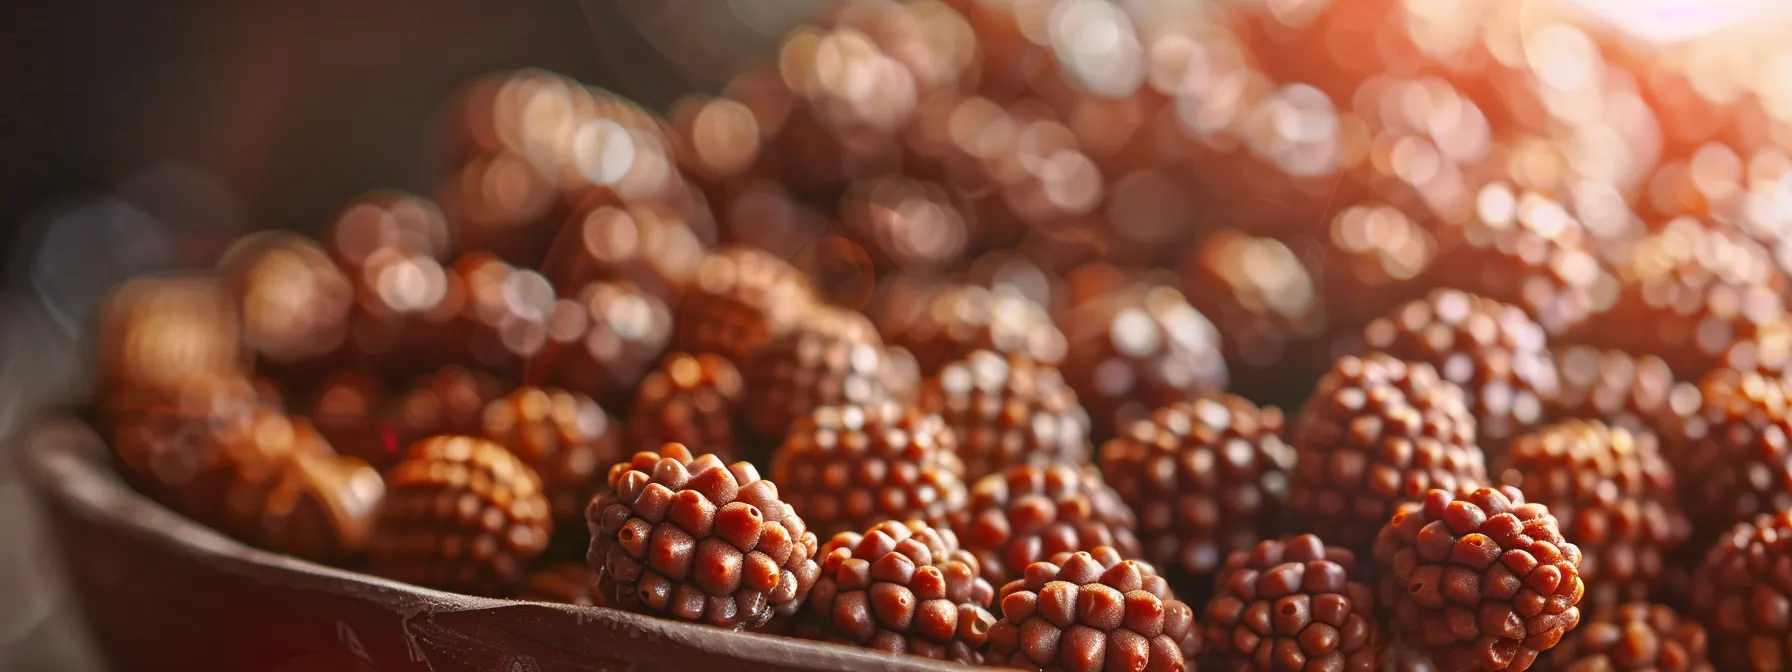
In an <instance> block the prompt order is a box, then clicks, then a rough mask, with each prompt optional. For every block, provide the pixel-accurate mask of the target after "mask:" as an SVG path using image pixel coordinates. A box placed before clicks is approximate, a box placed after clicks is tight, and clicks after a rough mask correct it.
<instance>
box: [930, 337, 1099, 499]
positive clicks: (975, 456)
mask: <svg viewBox="0 0 1792 672" xmlns="http://www.w3.org/2000/svg"><path fill="white" fill-rule="evenodd" d="M919 406H920V408H921V410H923V411H926V412H928V413H937V414H939V415H940V417H942V418H944V419H945V420H946V425H947V426H949V427H951V428H952V431H953V432H954V433H955V434H957V437H958V457H959V458H960V459H961V460H962V461H963V462H964V467H965V476H966V478H967V479H970V480H973V481H974V480H976V479H978V478H982V477H983V476H984V475H986V474H990V473H993V472H997V471H1001V470H1003V469H1006V468H1008V467H1011V466H1015V465H1020V464H1052V463H1058V464H1082V463H1085V462H1087V461H1088V460H1089V412H1088V411H1086V410H1084V409H1083V407H1082V405H1081V404H1079V403H1077V398H1076V392H1075V391H1074V390H1071V389H1070V387H1069V386H1067V385H1065V384H1064V377H1063V375H1062V374H1060V373H1059V372H1058V370H1057V369H1055V368H1053V367H1051V366H1048V365H1045V364H1040V363H1039V362H1037V361H1035V360H1032V359H1029V358H1027V357H1025V356H1020V355H1001V354H998V353H996V352H993V351H990V350H978V351H976V352H973V353H971V355H970V357H969V358H967V359H964V360H960V361H956V362H952V363H950V364H947V365H946V366H945V367H944V368H942V369H940V372H939V373H938V374H937V375H935V376H934V377H932V378H929V379H928V380H927V382H926V383H925V384H923V385H922V387H921V395H920V400H919Z"/></svg>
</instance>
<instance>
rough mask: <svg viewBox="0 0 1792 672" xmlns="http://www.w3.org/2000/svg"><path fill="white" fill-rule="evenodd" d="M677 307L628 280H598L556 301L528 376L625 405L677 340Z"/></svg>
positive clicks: (610, 403)
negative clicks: (674, 335)
mask: <svg viewBox="0 0 1792 672" xmlns="http://www.w3.org/2000/svg"><path fill="white" fill-rule="evenodd" d="M672 328H673V323H672V311H671V309H669V308H667V307H666V303H665V302H664V301H662V300H661V299H660V297H658V296H654V295H653V294H649V293H647V292H644V291H642V290H641V289H640V288H638V287H635V286H634V285H630V284H627V283H616V282H594V283H591V284H588V285H585V286H584V287H583V288H581V289H579V290H578V292H577V293H575V294H573V295H572V296H571V298H567V299H562V300H560V301H558V302H556V303H555V304H554V308H553V314H552V316H551V317H550V318H549V320H548V333H547V344H546V345H545V346H544V347H543V348H542V351H541V354H540V355H538V356H537V357H535V358H534V359H531V360H530V361H529V363H528V367H527V372H526V375H525V378H526V379H528V380H530V381H538V382H539V384H546V385H554V386H558V387H561V388H564V389H568V390H572V391H574V392H579V393H582V394H585V395H587V396H590V397H591V398H592V399H595V400H597V402H598V403H600V404H604V405H606V406H612V407H620V406H622V405H625V404H627V403H628V401H629V400H630V399H632V398H633V396H634V390H635V386H636V384H637V383H639V382H640V380H641V377H642V376H644V375H646V374H647V371H648V370H649V369H650V368H652V366H653V363H654V362H655V361H656V360H658V359H659V356H660V353H662V352H665V351H666V347H667V345H668V344H670V343H671V341H672Z"/></svg>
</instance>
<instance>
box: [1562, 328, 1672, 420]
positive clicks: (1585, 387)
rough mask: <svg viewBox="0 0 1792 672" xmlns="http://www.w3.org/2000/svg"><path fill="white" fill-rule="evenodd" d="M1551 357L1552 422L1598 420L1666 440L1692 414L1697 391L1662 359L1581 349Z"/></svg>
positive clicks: (1578, 347)
mask: <svg viewBox="0 0 1792 672" xmlns="http://www.w3.org/2000/svg"><path fill="white" fill-rule="evenodd" d="M1555 354H1556V371H1557V372H1558V375H1559V378H1560V379H1561V394H1560V395H1558V396H1557V398H1556V402H1555V404H1553V408H1552V409H1551V411H1550V417H1551V418H1552V420H1567V419H1580V420H1598V421H1601V422H1604V423H1606V424H1609V425H1612V426H1614V427H1623V428H1625V429H1629V430H1632V431H1636V430H1649V431H1653V432H1655V433H1656V435H1657V436H1661V437H1662V438H1664V439H1665V438H1667V437H1668V436H1672V435H1675V434H1678V433H1680V432H1681V431H1682V430H1681V428H1680V425H1681V424H1682V420H1681V418H1683V417H1684V416H1686V415H1689V414H1691V413H1692V412H1693V411H1694V410H1696V408H1694V407H1695V406H1696V404H1697V401H1698V391H1697V388H1696V387H1695V386H1693V385H1691V384H1688V383H1683V382H1680V381H1677V380H1676V379H1675V378H1674V372H1673V370H1672V369H1670V368H1668V363H1667V362H1665V361H1662V359H1661V358H1660V357H1656V356H1654V355H1642V356H1636V355H1631V354H1630V353H1626V352H1623V351H1620V350H1601V349H1599V348H1593V347H1589V346H1584V345H1575V346H1568V347H1565V348H1559V349H1556V350H1555Z"/></svg>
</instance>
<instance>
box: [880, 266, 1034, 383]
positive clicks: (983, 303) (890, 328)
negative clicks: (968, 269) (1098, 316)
mask: <svg viewBox="0 0 1792 672" xmlns="http://www.w3.org/2000/svg"><path fill="white" fill-rule="evenodd" d="M890 290H891V291H889V292H886V296H885V297H884V301H883V302H882V305H881V306H880V307H879V310H878V311H877V312H876V319H877V323H878V326H879V328H880V330H881V331H882V332H883V333H884V334H885V336H887V337H888V338H889V340H890V342H891V343H894V344H897V345H901V346H903V347H905V348H907V349H908V350H909V351H910V352H912V353H914V355H915V359H916V361H917V362H918V363H919V364H920V366H921V372H922V373H924V374H928V375H931V374H933V373H935V372H938V371H939V368H940V367H941V366H944V365H945V364H946V362H949V361H952V360H956V359H960V358H963V357H966V356H968V355H970V353H971V352H973V351H976V350H979V349H989V350H994V351H996V352H999V353H1003V354H1014V355H1024V356H1027V357H1029V358H1031V359H1033V360H1035V361H1038V362H1041V363H1044V364H1048V365H1055V364H1057V363H1058V362H1061V361H1063V359H1064V351H1065V348H1066V347H1067V346H1066V345H1065V341H1064V334H1063V333H1062V332H1059V331H1058V327H1057V326H1056V325H1054V324H1053V323H1052V319H1051V316H1050V315H1049V314H1047V313H1046V312H1045V310H1044V309H1043V308H1041V307H1040V306H1038V305H1037V304H1034V303H1033V302H1031V301H1028V300H1027V299H1025V298H1022V297H1021V296H1019V295H1018V294H1016V293H1014V292H1013V291H1011V290H994V291H992V290H989V289H986V288H983V287H979V286H975V285H960V284H938V285H930V286H925V287H913V288H904V287H892V288H890Z"/></svg>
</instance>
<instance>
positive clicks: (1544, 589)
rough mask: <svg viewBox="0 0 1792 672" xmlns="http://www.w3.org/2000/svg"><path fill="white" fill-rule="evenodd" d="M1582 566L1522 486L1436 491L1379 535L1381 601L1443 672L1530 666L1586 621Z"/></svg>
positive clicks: (1401, 510) (1401, 511)
mask: <svg viewBox="0 0 1792 672" xmlns="http://www.w3.org/2000/svg"><path fill="white" fill-rule="evenodd" d="M1580 560H1581V554H1580V549H1579V548H1578V547H1576V546H1575V545H1574V544H1572V543H1569V542H1568V541H1567V540H1565V539H1564V538H1563V537H1562V532H1561V530H1559V529H1558V528H1557V527H1556V519H1555V517H1554V516H1553V515H1551V514H1550V510H1549V508H1548V507H1545V506H1544V505H1542V504H1537V503H1527V502H1526V501H1525V497H1524V494H1523V493H1522V492H1520V491H1519V490H1518V489H1517V488H1513V487H1510V486H1507V487H1502V488H1497V489H1495V488H1479V489H1474V490H1470V489H1468V488H1463V489H1460V490H1456V491H1449V490H1432V491H1430V492H1429V493H1428V494H1426V495H1425V498H1424V501H1422V502H1416V503H1406V504H1402V505H1400V507H1399V509H1398V510H1397V511H1396V512H1395V513H1394V514H1393V517H1392V519H1391V520H1390V521H1389V522H1388V524H1387V525H1386V526H1385V527H1383V528H1382V530H1381V534H1380V535H1379V536H1378V537H1377V538H1376V540H1375V563H1376V566H1377V568H1378V569H1379V570H1380V573H1381V583H1380V585H1379V587H1378V588H1379V592H1378V594H1377V598H1378V599H1379V600H1380V602H1381V603H1382V608H1383V609H1385V610H1389V611H1390V612H1391V613H1392V614H1393V617H1394V619H1393V622H1394V626H1395V627H1396V628H1397V629H1398V630H1399V632H1400V634H1401V636H1402V637H1403V638H1404V641H1405V643H1406V644H1408V645H1411V646H1415V647H1419V648H1423V649H1425V650H1427V651H1429V652H1430V654H1431V659H1432V661H1433V662H1434V663H1435V664H1436V666H1437V669H1438V671H1439V672H1469V671H1471V670H1507V669H1510V670H1523V669H1528V668H1530V667H1531V665H1532V664H1533V663H1534V662H1535V661H1536V660H1537V658H1538V656H1539V655H1540V654H1542V653H1543V652H1544V651H1547V650H1549V649H1550V648H1551V647H1554V646H1555V645H1556V643H1557V642H1558V641H1559V640H1560V639H1561V638H1562V635H1563V634H1564V633H1566V632H1568V631H1570V630H1573V629H1574V627H1575V625H1577V624H1578V623H1580V608H1579V607H1578V606H1577V605H1578V604H1579V603H1580V600H1581V596H1582V594H1583V593H1584V591H1585V584H1584V583H1583V582H1582V581H1581V576H1580V570H1579V567H1580Z"/></svg>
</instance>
